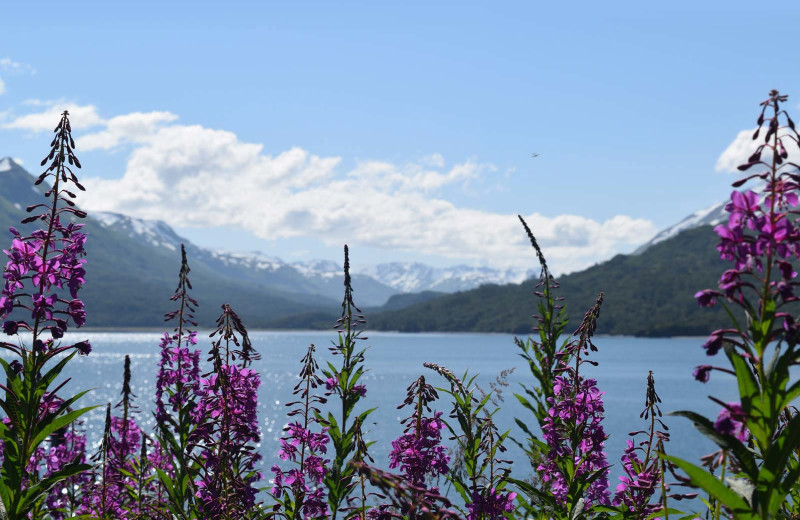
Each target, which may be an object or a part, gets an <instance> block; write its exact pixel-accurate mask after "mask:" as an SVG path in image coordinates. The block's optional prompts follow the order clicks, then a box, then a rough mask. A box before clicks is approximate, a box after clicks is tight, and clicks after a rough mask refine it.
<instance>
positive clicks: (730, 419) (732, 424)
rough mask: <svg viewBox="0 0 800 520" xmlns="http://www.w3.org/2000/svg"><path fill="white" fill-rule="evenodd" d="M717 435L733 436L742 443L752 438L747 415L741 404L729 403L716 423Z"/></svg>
mask: <svg viewBox="0 0 800 520" xmlns="http://www.w3.org/2000/svg"><path fill="white" fill-rule="evenodd" d="M714 429H715V430H716V431H717V433H722V434H726V435H733V436H734V437H736V438H737V439H739V440H740V441H742V442H746V441H747V439H749V438H750V431H749V430H748V429H747V425H746V423H745V415H744V411H743V410H742V405H741V404H739V403H728V404H727V406H726V407H725V408H723V409H722V411H721V412H720V413H719V415H718V416H717V420H716V422H715V423H714Z"/></svg>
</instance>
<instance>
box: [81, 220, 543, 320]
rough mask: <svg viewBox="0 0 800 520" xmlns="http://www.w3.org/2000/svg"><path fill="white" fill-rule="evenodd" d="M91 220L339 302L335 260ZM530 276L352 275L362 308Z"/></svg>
mask: <svg viewBox="0 0 800 520" xmlns="http://www.w3.org/2000/svg"><path fill="white" fill-rule="evenodd" d="M90 217H91V218H94V219H95V220H97V221H99V222H100V224H101V225H102V226H103V227H106V228H110V229H113V230H114V231H116V232H118V233H123V234H125V235H127V236H128V237H130V238H131V239H133V240H136V241H138V242H140V243H143V244H147V245H149V246H154V247H158V248H166V249H169V250H173V251H177V250H178V249H179V248H180V245H181V244H185V245H186V249H187V253H188V254H189V256H190V258H192V260H193V261H195V262H197V261H199V262H202V263H204V264H206V265H208V266H209V267H211V268H213V269H216V270H223V271H225V272H227V273H228V274H233V275H234V276H235V277H236V278H240V279H243V280H249V281H253V282H258V283H263V284H268V285H269V286H272V287H275V288H277V289H279V290H282V291H285V292H290V293H291V292H294V293H298V292H299V293H302V294H321V295H323V296H327V297H330V298H338V297H340V293H341V283H342V275H343V270H342V267H341V265H340V264H338V263H337V262H334V261H331V260H309V261H302V262H291V263H290V262H285V261H283V260H282V259H280V258H278V257H273V256H267V255H265V254H263V253H260V252H257V251H255V252H236V251H223V250H212V249H207V248H203V247H198V246H195V245H193V244H191V243H190V242H189V241H188V240H186V239H185V238H183V237H181V236H180V235H178V234H177V233H176V232H175V230H174V229H172V228H171V227H170V226H169V225H168V224H166V223H165V222H162V221H160V220H146V219H138V218H133V217H129V216H127V215H122V214H120V213H112V212H93V213H90ZM532 275H533V271H523V270H514V269H506V270H501V269H492V268H489V267H470V266H466V265H457V266H453V267H446V268H441V267H431V266H429V265H425V264H421V263H412V262H405V263H404V262H391V263H384V264H377V265H372V266H365V267H362V268H355V269H354V270H353V278H354V283H355V285H356V287H357V292H358V295H359V298H360V300H359V301H361V302H362V303H363V304H364V305H382V304H384V303H385V302H386V300H388V298H389V297H390V296H392V295H393V294H397V293H402V292H420V291H438V292H456V291H464V290H468V289H473V288H475V287H478V286H479V285H482V284H486V283H495V284H505V283H519V282H521V281H523V280H525V279H526V278H528V277H530V276H532Z"/></svg>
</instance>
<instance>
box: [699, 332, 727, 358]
mask: <svg viewBox="0 0 800 520" xmlns="http://www.w3.org/2000/svg"><path fill="white" fill-rule="evenodd" d="M724 339H725V336H724V332H723V331H722V330H715V331H714V332H712V333H711V335H710V336H709V337H708V339H707V340H706V342H705V343H703V348H704V349H705V351H706V355H708V356H714V355H716V353H717V352H719V349H721V348H722V344H723V340H724Z"/></svg>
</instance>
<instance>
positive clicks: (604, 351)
mask: <svg viewBox="0 0 800 520" xmlns="http://www.w3.org/2000/svg"><path fill="white" fill-rule="evenodd" d="M160 336H161V334H158V333H142V332H90V333H80V335H79V336H77V335H73V336H72V337H71V338H66V340H74V341H77V340H78V339H85V338H88V339H90V340H91V343H92V345H93V348H94V351H93V352H92V354H91V355H90V356H88V357H76V358H74V361H73V362H72V363H70V365H69V366H68V367H67V369H66V370H65V375H68V376H70V377H72V381H71V382H70V383H69V385H68V386H67V388H66V389H65V390H63V391H62V392H68V391H70V390H71V391H75V392H77V391H79V390H83V389H86V388H94V390H93V391H92V392H90V393H89V394H87V396H85V397H84V398H83V399H82V401H83V405H84V406H87V405H90V404H103V405H104V404H105V403H107V402H111V403H112V404H113V403H116V402H117V401H118V400H119V394H120V390H121V388H122V368H123V361H124V357H125V355H126V354H129V355H130V356H131V369H132V376H133V377H132V384H133V387H134V392H135V393H136V394H137V395H138V403H139V405H140V406H141V407H142V413H141V415H140V416H139V420H140V422H141V423H144V428H145V429H146V430H152V429H153V427H154V420H153V418H152V415H151V413H150V410H152V400H153V394H154V392H155V376H156V367H157V362H158V357H159V356H158V353H159V348H158V344H159V338H160ZM199 336H200V338H201V340H200V343H199V345H198V346H199V347H200V348H201V349H203V350H204V356H203V358H205V351H207V349H208V346H209V342H208V340H207V339H205V340H204V339H202V338H203V337H204V335H203V333H201V334H200V335H199ZM205 337H206V338H207V335H206V336H205ZM333 337H334V336H333V335H332V334H330V333H328V332H324V331H310V332H253V333H252V334H251V339H252V341H253V344H254V346H255V348H256V349H257V350H258V351H259V352H260V353H261V355H262V359H261V360H260V361H258V362H256V363H255V364H254V368H255V369H256V370H258V371H259V372H260V374H261V380H262V386H261V389H260V392H259V398H260V399H259V420H260V424H261V428H262V434H263V435H262V443H261V445H260V447H259V449H260V450H261V452H262V453H263V455H264V468H263V469H264V470H268V468H269V467H270V466H271V465H272V464H274V463H275V462H276V461H277V456H276V452H277V449H278V439H279V438H280V436H281V430H282V428H283V426H284V425H285V424H286V418H285V413H286V411H287V409H286V407H285V406H284V403H286V402H288V401H290V400H291V399H290V398H291V390H292V387H293V386H294V384H295V383H296V382H297V373H298V371H299V368H300V364H299V360H300V358H301V357H302V356H303V355H304V354H305V351H306V349H307V348H308V345H309V344H311V343H313V344H315V345H316V346H317V354H318V359H319V360H320V364H321V365H324V361H325V360H326V359H333V358H332V356H330V355H329V353H328V352H327V349H326V347H327V346H329V345H330V344H331V340H332V339H333ZM702 342H703V339H701V338H665V339H651V338H647V339H645V338H631V337H599V338H597V341H596V344H597V346H598V348H599V352H596V353H592V354H591V356H590V358H591V359H594V360H595V361H598V362H599V366H597V367H591V366H589V365H585V367H586V372H587V373H588V374H589V375H590V376H591V377H594V378H595V379H597V381H598V387H599V388H600V390H602V391H604V392H605V396H604V400H605V406H606V418H605V420H604V426H605V430H606V433H607V434H608V435H609V436H610V437H609V439H608V441H607V442H606V451H607V453H608V461H609V463H611V464H613V465H614V466H613V467H612V469H611V479H610V482H611V483H612V486H615V485H616V483H617V481H618V480H617V477H618V476H619V474H620V471H621V470H620V463H619V458H620V456H621V455H622V453H623V450H624V449H625V446H626V440H627V438H628V437H627V435H628V432H630V431H634V430H643V429H645V428H646V427H647V424H645V421H644V420H642V419H640V418H639V414H640V412H641V411H642V408H643V407H644V395H645V386H646V378H647V373H648V370H652V371H653V373H654V377H655V381H656V389H657V391H658V393H659V395H660V396H661V399H662V401H663V403H662V410H663V411H664V413H665V414H666V413H667V412H670V411H674V410H693V411H697V412H700V413H702V414H704V415H706V416H708V417H712V418H715V417H716V414H717V413H718V412H719V410H720V409H719V406H718V405H716V404H714V403H713V402H711V401H710V400H709V399H707V396H708V395H714V396H715V397H718V398H720V399H723V400H727V401H730V400H734V399H735V398H736V396H737V392H736V386H735V381H734V379H733V378H732V376H727V375H724V374H720V373H712V378H711V381H710V382H709V383H706V384H703V383H699V382H696V381H695V380H694V379H693V378H692V374H691V372H692V369H693V368H694V367H695V366H696V365H699V364H706V363H709V358H708V357H707V356H706V355H705V352H704V351H703V349H702V348H700V345H701V344H702ZM364 345H369V346H370V348H369V350H368V351H367V355H366V365H367V367H368V368H369V372H368V373H367V375H366V378H365V384H366V385H367V388H368V392H367V396H366V399H365V400H364V401H365V402H366V404H367V406H369V407H373V406H377V407H378V409H377V411H375V412H374V413H373V414H372V415H371V416H370V420H371V422H370V423H369V424H368V425H367V426H368V428H369V433H368V435H367V437H368V439H369V440H374V441H376V443H375V444H374V445H373V446H372V448H371V449H370V451H371V454H372V456H373V457H374V458H375V461H376V464H377V465H379V466H382V467H384V468H385V467H387V465H388V460H387V457H388V453H389V451H390V449H391V440H392V439H394V438H396V437H397V436H399V435H400V434H401V433H402V426H401V424H400V420H401V419H402V418H403V417H405V416H406V415H408V414H409V413H410V412H409V411H407V410H406V409H401V410H398V409H397V405H398V404H400V403H401V402H402V401H403V399H404V398H405V395H406V387H407V386H408V385H409V384H410V383H411V382H412V381H413V380H414V379H416V378H417V377H418V376H419V374H421V373H424V374H425V376H426V379H427V380H428V381H429V382H430V383H432V384H434V386H448V385H447V384H446V383H445V382H444V381H443V380H442V379H441V378H440V377H439V376H438V375H437V374H436V373H434V372H432V371H430V370H428V369H425V368H423V366H422V363H423V362H435V363H438V364H440V365H443V366H445V367H447V368H449V369H450V370H452V371H453V372H454V373H455V374H456V375H457V376H461V375H462V374H463V373H464V372H465V371H467V370H469V372H470V373H471V374H479V376H478V378H477V382H478V384H479V385H481V386H482V387H483V388H487V389H488V388H489V383H490V382H491V381H493V380H494V379H495V378H496V377H497V376H498V375H499V374H500V372H501V371H503V370H507V369H511V368H514V369H515V370H514V372H513V373H512V374H511V375H510V376H509V377H508V381H509V383H510V386H509V387H507V390H506V391H505V393H504V398H505V400H504V401H503V402H502V403H500V410H499V411H498V413H497V415H496V416H495V418H496V421H497V423H498V425H499V426H500V428H501V430H505V429H511V430H512V436H514V435H517V436H518V437H519V438H522V437H521V435H519V433H520V432H519V430H518V428H517V427H516V426H515V424H514V420H513V418H514V417H519V418H520V419H522V420H523V421H524V422H526V423H528V425H529V426H530V427H531V429H532V430H534V431H535V428H534V423H535V420H534V418H533V417H532V416H530V415H528V414H527V413H526V411H525V410H524V409H522V407H521V406H520V405H519V403H518V402H517V401H516V399H515V398H514V397H513V395H512V393H513V392H515V391H517V388H519V384H520V383H525V384H528V385H532V384H533V378H532V376H531V375H530V373H529V372H528V371H527V367H526V365H525V362H524V360H522V359H521V358H520V357H519V356H518V349H517V347H516V346H515V345H514V341H513V336H512V335H507V334H444V333H430V334H401V333H374V332H373V333H370V334H369V340H368V341H366V342H364ZM718 357H719V359H713V360H712V361H718V362H720V363H721V362H723V359H722V358H723V356H722V355H721V354H720V355H719V356H718ZM333 362H334V364H336V363H337V362H338V359H333ZM444 397H445V396H442V398H444ZM438 408H439V409H440V410H442V411H444V412H448V411H449V409H450V407H449V405H448V404H446V403H445V402H444V400H442V401H440V402H439V407H438ZM104 414H105V407H104V406H103V407H101V408H98V409H96V410H94V411H92V412H91V413H90V414H88V419H87V422H86V427H87V430H88V435H89V438H90V443H92V444H95V443H97V441H98V440H99V437H100V432H101V431H102V427H103V419H104ZM445 415H446V414H445ZM664 420H665V422H666V423H667V425H668V426H669V428H670V433H671V434H672V440H671V441H670V443H668V445H667V452H668V453H670V454H673V455H678V456H680V457H684V458H687V459H689V460H694V461H696V460H697V458H698V457H699V456H701V455H704V454H706V453H710V452H712V451H714V447H713V444H712V443H711V442H710V441H708V440H707V439H706V438H705V437H703V436H702V435H701V434H699V433H697V432H696V431H695V430H694V428H693V427H692V426H691V424H690V422H689V421H688V420H687V419H684V418H680V417H666V416H665V417H664ZM508 447H509V452H508V455H509V457H508V458H510V459H512V460H515V461H516V466H515V470H514V474H515V475H516V476H519V477H525V476H527V474H529V473H530V467H529V465H528V463H527V461H526V460H525V457H524V455H522V453H521V451H520V450H519V449H518V448H517V447H516V446H514V445H513V443H510V442H509V443H508ZM265 472H266V473H267V474H269V472H268V471H265Z"/></svg>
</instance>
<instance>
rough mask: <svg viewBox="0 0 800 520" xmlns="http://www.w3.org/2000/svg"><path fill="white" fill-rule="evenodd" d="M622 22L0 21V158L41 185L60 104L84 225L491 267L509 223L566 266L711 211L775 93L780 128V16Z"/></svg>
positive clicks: (267, 14) (793, 102)
mask: <svg viewBox="0 0 800 520" xmlns="http://www.w3.org/2000/svg"><path fill="white" fill-rule="evenodd" d="M557 4H558V5H557ZM642 4H643V3H642V2H630V3H628V2H611V3H603V4H600V3H594V2H592V3H589V2H586V3H583V2H572V3H556V2H491V3H490V2H363V3H362V2H358V3H356V2H302V1H300V2H236V1H228V2H201V1H194V2H141V1H140V2H85V1H84V2H80V1H77V2H72V3H70V4H69V7H68V8H65V7H64V4H63V3H56V2H53V3H49V2H5V3H2V4H0V20H3V23H2V26H3V30H2V31H0V82H2V83H0V85H2V87H0V92H2V94H0V156H6V155H8V156H12V157H15V158H18V159H20V160H21V161H22V162H23V163H24V165H25V166H26V167H29V168H30V169H31V170H32V171H34V173H36V171H35V168H34V166H35V165H38V160H39V159H40V156H41V155H42V154H43V153H44V152H45V151H46V149H47V144H48V143H49V139H50V138H49V137H48V132H47V131H46V130H44V129H45V128H46V127H49V126H54V125H55V122H56V119H54V118H53V117H52V115H53V113H55V112H57V111H59V110H61V109H63V107H69V108H70V109H71V112H72V114H73V116H72V121H73V126H74V127H75V135H76V137H78V145H79V148H78V153H79V156H80V157H81V160H82V162H83V164H84V170H85V171H84V173H83V179H86V181H87V182H86V184H87V186H88V187H89V188H90V189H89V192H88V193H87V195H86V197H85V198H84V199H83V200H82V201H81V204H82V205H83V206H85V207H87V208H88V209H90V210H92V209H95V210H118V211H121V212H124V213H128V214H132V215H135V216H139V217H143V218H159V219H162V220H165V221H166V222H168V223H169V224H171V225H173V226H174V227H176V228H177V229H178V230H179V232H180V233H182V234H183V235H185V236H187V237H189V238H190V239H191V240H193V241H194V242H196V243H199V244H201V245H206V246H211V247H222V248H227V249H238V250H255V249H258V250H262V251H264V252H265V253H267V254H270V255H275V256H280V257H282V258H284V259H286V260H303V259H310V258H329V259H338V258H339V256H340V250H341V245H342V244H343V243H345V242H346V243H349V244H350V245H351V247H352V248H353V256H354V258H356V259H359V260H361V261H363V262H365V263H375V262H385V261H393V260H402V261H409V260H422V261H425V262H428V263H433V264H436V265H450V264H456V263H468V264H482V265H492V266H498V267H500V266H503V267H506V266H515V267H516V266H523V265H531V263H532V261H533V258H534V257H533V255H532V254H531V253H530V252H529V251H528V250H527V246H526V245H525V237H524V235H523V234H522V233H521V229H520V227H519V225H518V223H517V222H516V219H515V215H516V214H518V213H520V214H522V215H524V216H526V217H528V218H529V220H530V223H531V225H532V228H533V230H534V233H536V234H537V235H539V237H540V238H541V241H542V243H543V246H544V248H545V254H547V255H548V256H549V257H550V258H551V263H552V264H553V266H554V268H555V269H556V270H557V271H562V272H563V271H570V270H574V269H579V268H582V267H585V266H587V265H591V264H592V263H595V262H597V261H600V260H603V259H607V258H609V257H611V256H613V255H614V254H615V253H618V252H626V251H630V250H632V249H633V248H635V246H636V245H638V244H640V243H642V242H644V241H646V240H647V239H648V238H650V236H651V235H652V234H653V233H655V232H656V231H657V230H658V229H661V228H663V227H666V226H668V225H671V224H673V223H675V222H677V221H678V220H680V219H681V218H683V217H684V216H686V215H688V214H690V213H692V212H694V211H696V210H698V209H702V208H705V207H707V206H709V205H711V204H712V203H715V202H718V201H720V200H722V199H724V198H725V197H726V196H727V195H728V194H729V192H730V187H729V184H730V182H731V181H732V180H733V177H732V176H731V175H730V174H728V173H725V172H724V171H719V170H724V169H726V168H725V165H726V164H729V163H731V161H732V158H731V157H727V158H723V159H724V160H720V157H721V156H722V155H723V154H725V153H727V154H728V155H736V154H737V153H740V152H741V148H742V147H741V146H733V148H729V146H730V145H731V144H732V143H733V142H734V141H735V140H736V138H737V136H738V135H739V133H740V132H741V131H743V130H746V129H749V128H752V127H753V126H754V120H755V118H756V116H757V109H758V102H759V101H761V100H762V99H763V98H765V97H766V94H767V92H768V91H769V90H770V89H772V88H777V89H779V90H781V91H783V92H785V93H788V94H789V95H790V103H789V108H790V110H791V109H795V110H797V109H798V108H800V103H798V102H799V101H800V69H798V68H797V67H796V63H797V58H796V50H795V49H794V44H793V40H792V36H793V35H794V34H795V33H796V30H797V21H798V19H800V18H798V14H800V6H798V4H797V3H795V2H776V3H772V4H770V12H767V11H765V10H764V9H763V8H759V7H757V6H756V4H754V3H749V2H696V1H695V2H670V5H669V6H667V7H651V6H647V7H642ZM50 120H52V121H50ZM734 144H735V143H734ZM740 144H741V143H740ZM726 150H727V152H726ZM532 152H536V153H538V154H540V156H539V157H536V158H532V157H531V153H532Z"/></svg>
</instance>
